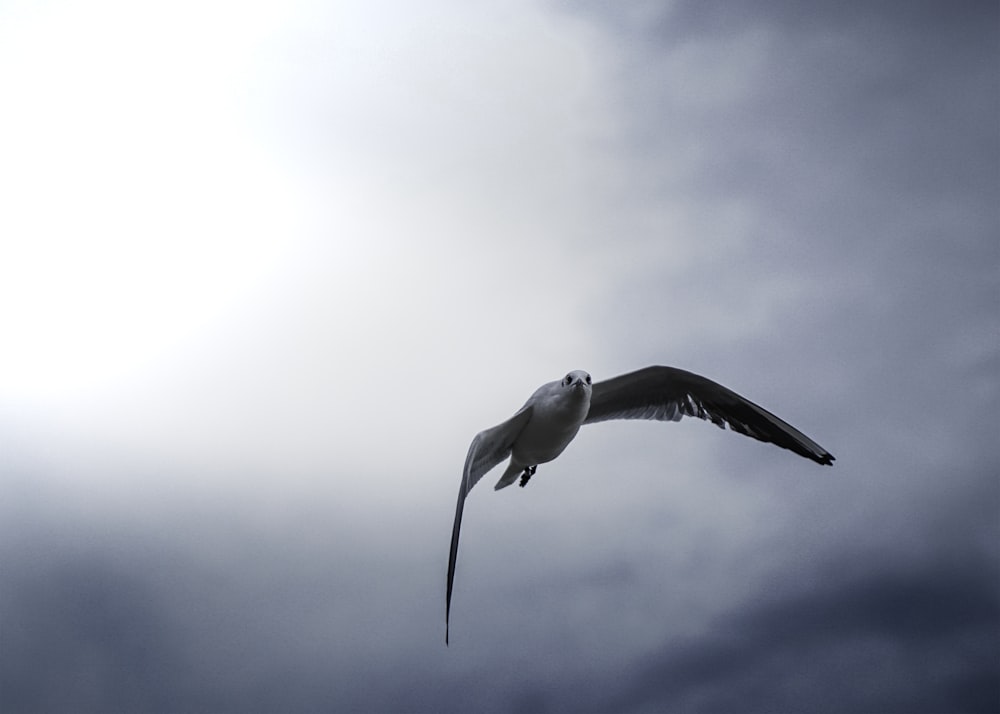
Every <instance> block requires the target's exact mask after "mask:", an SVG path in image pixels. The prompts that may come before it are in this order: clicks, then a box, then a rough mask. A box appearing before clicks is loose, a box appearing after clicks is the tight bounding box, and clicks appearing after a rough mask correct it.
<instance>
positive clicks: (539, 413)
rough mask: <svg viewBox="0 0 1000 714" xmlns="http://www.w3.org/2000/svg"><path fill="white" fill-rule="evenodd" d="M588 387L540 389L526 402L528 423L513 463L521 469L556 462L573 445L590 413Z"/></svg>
mask: <svg viewBox="0 0 1000 714" xmlns="http://www.w3.org/2000/svg"><path fill="white" fill-rule="evenodd" d="M590 394H591V390H590V385H585V386H583V385H581V386H579V387H563V386H561V385H560V383H558V382H554V383H551V384H546V385H545V386H543V387H541V388H540V389H539V390H538V391H537V392H535V394H534V395H532V398H531V399H530V400H529V402H530V403H531V405H532V412H531V420H530V421H529V422H528V424H527V425H526V426H525V428H524V431H522V432H521V434H520V436H518V438H517V441H516V442H515V443H514V446H513V453H512V456H513V459H514V460H515V461H516V462H517V463H519V464H523V465H525V466H530V465H537V464H544V463H547V462H549V461H552V459H554V458H556V457H557V456H559V454H561V453H562V452H563V450H564V449H565V448H566V447H567V446H568V445H569V443H570V442H571V441H573V437H575V436H576V433H577V432H578V431H579V430H580V426H581V425H582V424H583V420H584V419H586V418H587V412H588V411H589V410H590Z"/></svg>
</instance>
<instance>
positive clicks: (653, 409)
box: [584, 367, 834, 465]
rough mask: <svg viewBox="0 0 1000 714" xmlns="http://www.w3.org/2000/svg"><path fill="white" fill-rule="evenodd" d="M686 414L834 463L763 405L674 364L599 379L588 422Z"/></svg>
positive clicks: (664, 418) (663, 418) (665, 418)
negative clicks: (602, 380) (604, 379)
mask: <svg viewBox="0 0 1000 714" xmlns="http://www.w3.org/2000/svg"><path fill="white" fill-rule="evenodd" d="M682 416H691V417H698V418H699V419H705V420H707V421H711V422H712V423H713V424H715V425H716V426H718V427H720V428H725V427H726V425H728V426H729V428H730V429H732V430H733V431H735V432H738V433H740V434H745V435H746V436H751V437H753V438H754V439H758V440H760V441H765V442H768V443H770V444H774V445H776V446H780V447H782V448H783V449H789V450H791V451H794V452H795V453H796V454H799V455H800V456H805V457H806V458H807V459H812V460H813V461H815V462H817V463H820V464H826V465H832V464H833V460H834V457H833V456H832V455H831V454H830V453H829V452H828V451H827V450H826V449H824V448H823V447H822V446H820V445H819V444H817V443H816V442H815V441H813V440H812V439H810V438H809V437H808V436H806V435H805V434H803V433H802V432H801V431H799V430H798V429H796V428H795V427H793V426H792V425H791V424H788V423H787V422H785V421H782V420H781V419H779V418H778V417H776V416H775V415H774V414H772V413H771V412H769V411H767V410H766V409H764V408H763V407H759V406H757V405H756V404H754V403H753V402H751V401H750V400H749V399H745V398H743V397H741V396H740V395H739V394H737V393H736V392H734V391H732V390H731V389H727V388H726V387H723V386H722V385H721V384H718V383H716V382H713V381H712V380H710V379H706V378H705V377H701V376H699V375H697V374H693V373H691V372H686V371H684V370H683V369H676V368H674V367H646V368H645V369H640V370H638V371H635V372H629V373H628V374H623V375H621V376H620V377H615V378H614V379H609V380H606V381H604V382H597V383H596V384H595V385H594V391H593V395H592V396H591V399H590V411H589V412H588V414H587V419H586V421H584V424H592V423H594V422H598V421H607V420H609V419H657V420H660V421H678V420H679V419H680V418H681V417H682Z"/></svg>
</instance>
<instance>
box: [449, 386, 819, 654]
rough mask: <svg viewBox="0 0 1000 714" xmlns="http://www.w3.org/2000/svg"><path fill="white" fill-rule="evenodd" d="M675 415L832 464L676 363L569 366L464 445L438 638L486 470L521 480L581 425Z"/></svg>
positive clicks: (773, 420) (779, 424)
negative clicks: (599, 368)
mask: <svg viewBox="0 0 1000 714" xmlns="http://www.w3.org/2000/svg"><path fill="white" fill-rule="evenodd" d="M682 416H692V417H698V418H699V419H706V420H708V421H711V422H712V423H713V424H715V425H716V426H718V427H720V428H723V429H724V428H725V427H726V425H728V426H729V428H730V429H731V430H732V431H735V432H738V433H740V434H745V435H746V436H752V437H753V438H754V439H758V440H760V441H765V442H768V443H771V444H775V445H776V446H780V447H782V448H783V449H789V450H791V451H794V452H795V453H796V454H799V455H800V456H805V457H806V458H808V459H812V460H813V461H815V462H817V463H819V464H824V465H833V461H834V458H833V456H832V455H831V454H830V453H829V452H828V451H827V450H826V449H824V448H823V447H822V446H820V445H819V444H817V443H816V442H815V441H813V440H812V439H810V438H809V437H808V436H806V435H805V434H803V433H802V432H801V431H799V430H798V429H796V428H795V427H793V426H792V425H791V424H788V423H787V422H784V421H782V420H781V419H779V418H778V417H776V416H775V415H774V414H772V413H771V412H769V411H767V410H766V409H763V408H762V407H759V406H757V405H756V404H754V403H753V402H751V401H750V400H748V399H745V398H743V397H741V396H740V395H739V394H737V393H736V392H734V391H732V390H731V389H727V388H726V387H723V386H722V385H721V384H717V383H716V382H713V381H712V380H710V379H706V378H705V377H702V376H699V375H697V374H693V373H691V372H686V371H684V370H683V369H677V368H675V367H646V368H645V369H640V370H638V371H636V372H630V373H628V374H623V375H621V376H620V377H615V378H614V379H609V380H607V381H604V382H598V383H597V384H591V379H590V375H589V374H587V373H586V372H584V371H581V370H574V371H572V372H570V373H569V374H567V375H566V376H565V377H563V378H562V379H561V380H559V381H556V382H549V383H547V384H543V385H542V386H541V387H539V388H538V389H536V390H535V393H534V394H532V395H531V396H530V397H529V398H528V401H526V402H525V403H524V406H523V407H521V408H520V409H519V410H518V412H517V413H516V414H514V416H512V417H511V418H510V419H508V420H507V421H505V422H503V423H502V424H498V425H497V426H495V427H493V428H492V429H486V430H484V431H481V432H479V433H478V434H476V436H475V438H474V439H473V440H472V445H471V446H469V453H468V455H467V456H466V457H465V469H464V471H463V472H462V483H461V484H460V485H459V488H458V505H457V506H456V507H455V525H454V526H453V527H452V531H451V553H450V555H449V558H448V591H447V596H446V600H445V616H444V618H445V635H444V641H445V644H447V643H448V628H449V619H450V616H451V591H452V586H453V585H454V582H455V565H456V563H457V561H458V536H459V532H460V531H461V528H462V511H463V510H464V508H465V497H466V496H467V495H468V494H469V490H470V489H471V488H472V487H473V486H475V485H476V484H477V483H478V482H479V480H480V479H481V478H482V477H483V476H485V475H486V473H487V472H488V471H489V470H490V469H492V468H493V467H494V466H496V465H497V464H499V463H500V462H501V461H503V460H504V459H506V458H507V457H508V456H509V457H510V463H509V464H508V465H507V469H506V470H505V471H504V473H503V476H501V477H500V480H499V481H497V484H496V486H495V487H494V489H495V490H499V489H501V488H505V487H507V486H510V485H511V484H512V483H514V481H516V480H517V478H518V476H520V477H521V486H524V485H525V484H527V483H528V480H529V479H530V478H531V477H532V475H533V474H534V473H535V469H536V468H537V467H538V464H544V463H548V462H549V461H552V460H553V459H555V458H556V457H557V456H559V454H561V453H562V452H563V450H564V449H565V448H566V447H567V446H569V442H571V441H573V438H574V437H575V436H576V433H577V432H578V431H579V430H580V427H581V426H583V425H584V424H593V423H594V422H598V421H607V420H609V419H655V420H659V421H679V420H680V418H681V417H682Z"/></svg>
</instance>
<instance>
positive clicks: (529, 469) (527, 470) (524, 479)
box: [521, 466, 538, 488]
mask: <svg viewBox="0 0 1000 714" xmlns="http://www.w3.org/2000/svg"><path fill="white" fill-rule="evenodd" d="M536 470H538V467H537V466H525V467H524V471H523V472H522V473H521V488H524V486H525V484H527V483H528V481H529V480H530V479H531V477H532V476H534V475H535V471H536Z"/></svg>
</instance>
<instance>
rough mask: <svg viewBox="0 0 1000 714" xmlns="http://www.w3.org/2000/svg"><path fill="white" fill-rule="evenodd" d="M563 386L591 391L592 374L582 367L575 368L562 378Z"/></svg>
mask: <svg viewBox="0 0 1000 714" xmlns="http://www.w3.org/2000/svg"><path fill="white" fill-rule="evenodd" d="M562 386H563V387H565V388H569V389H573V390H574V391H576V390H583V391H587V392H589V391H590V387H591V382H590V375H589V374H587V373H586V372H584V371H583V370H582V369H574V370H573V371H572V372H570V373H569V374H567V375H566V376H565V377H563V378H562Z"/></svg>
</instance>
